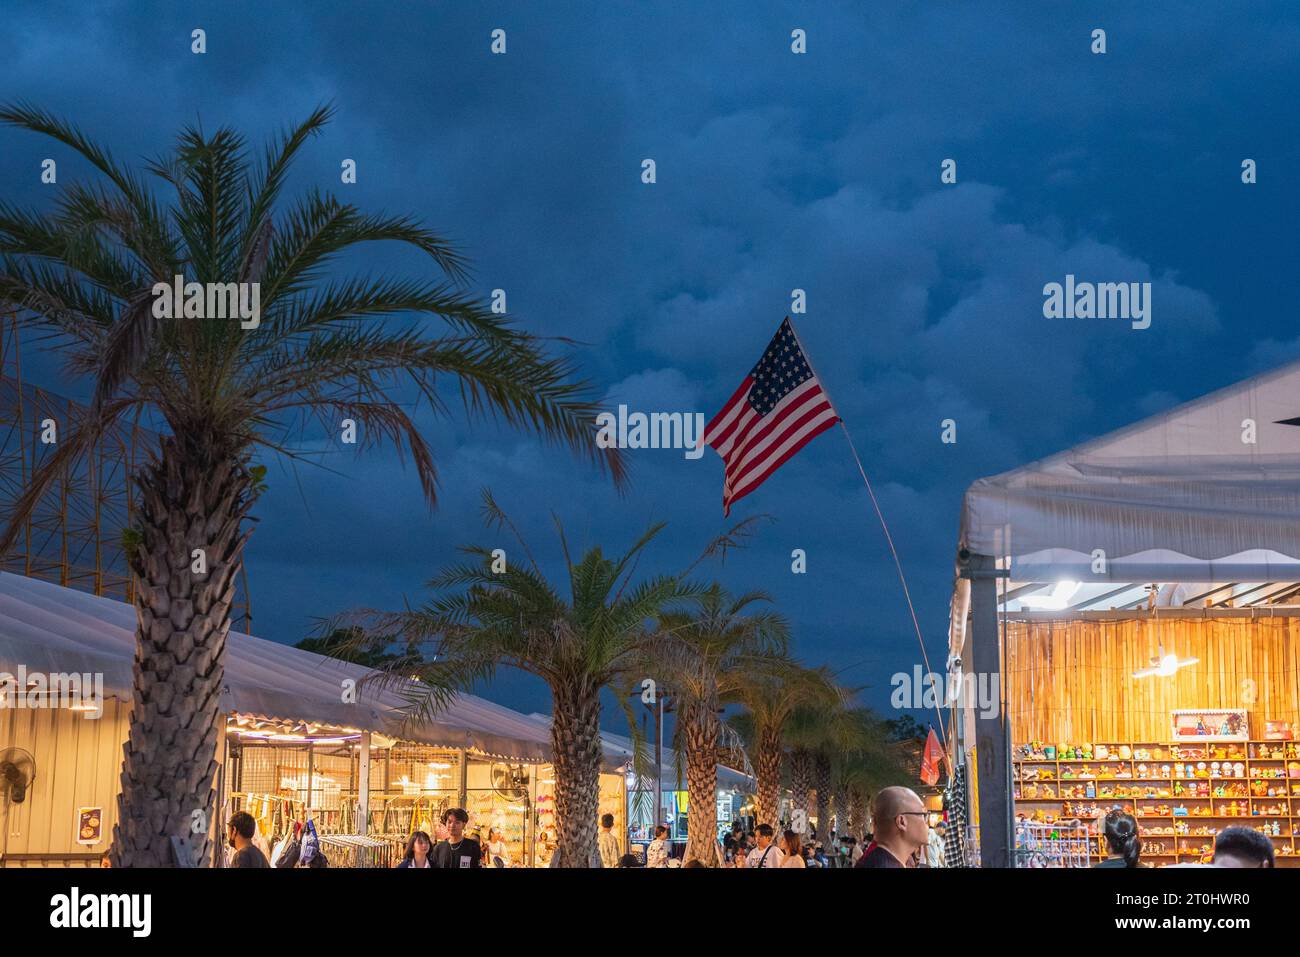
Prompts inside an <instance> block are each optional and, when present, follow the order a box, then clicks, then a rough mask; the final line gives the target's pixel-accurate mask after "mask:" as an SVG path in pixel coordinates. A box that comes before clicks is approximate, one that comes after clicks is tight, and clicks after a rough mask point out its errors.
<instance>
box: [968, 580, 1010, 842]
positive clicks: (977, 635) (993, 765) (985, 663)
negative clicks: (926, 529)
mask: <svg viewBox="0 0 1300 957" xmlns="http://www.w3.org/2000/svg"><path fill="white" fill-rule="evenodd" d="M962 565H963V569H962V575H963V577H965V578H969V579H970V581H971V596H970V608H971V622H970V636H969V637H970V645H971V665H972V670H973V671H974V672H975V673H976V675H977V678H978V677H983V676H985V675H987V676H989V677H988V682H989V683H988V685H987V686H986V687H990V688H996V689H997V699H996V700H995V702H991V703H996V708H995V709H994V713H993V715H992V716H989V717H986V716H985V710H987V709H986V708H982V709H979V710H977V711H976V714H975V754H976V755H977V762H978V767H977V773H978V775H979V812H980V866H981V867H1010V866H1011V864H1012V860H1011V851H1012V847H1011V841H1012V837H1013V835H1014V833H1015V831H1014V829H1013V827H1012V803H1011V741H1010V728H1009V726H1008V722H1007V720H1006V714H1005V710H1006V709H1005V708H1004V707H1003V706H1002V701H1001V697H1002V690H1003V689H1002V680H1001V679H1002V667H1001V660H1000V659H1001V649H1000V644H1001V642H1000V635H999V632H998V594H997V579H998V577H999V576H1000V575H1002V574H1003V573H1002V572H999V570H998V568H997V563H996V562H995V561H994V559H993V558H991V557H990V556H988V555H970V556H969V557H967V558H966V559H965V560H964V561H963V562H962ZM994 678H997V679H998V680H997V683H996V684H994V683H993V679H994ZM980 684H983V682H979V683H978V684H977V685H976V687H979V685H980Z"/></svg>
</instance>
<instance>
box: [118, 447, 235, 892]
mask: <svg viewBox="0 0 1300 957" xmlns="http://www.w3.org/2000/svg"><path fill="white" fill-rule="evenodd" d="M137 484H138V486H139V489H140V525H141V533H142V541H141V543H140V544H139V546H138V547H134V548H131V549H129V550H128V551H129V552H130V554H129V561H130V563H131V569H132V571H133V572H134V573H135V575H136V576H137V577H138V579H139V591H138V593H137V594H136V598H135V610H136V651H135V668H134V681H133V690H132V698H131V724H130V733H129V736H128V738H127V742H126V744H125V745H124V747H123V761H122V791H121V793H120V794H119V795H118V823H117V824H116V825H114V827H113V847H112V850H111V852H110V853H111V858H112V863H113V865H114V866H115V867H169V866H174V865H175V864H176V861H175V860H174V859H173V853H172V845H171V838H172V837H179V836H186V837H188V838H189V839H190V841H191V846H193V847H194V850H195V855H196V861H195V863H196V864H198V865H199V866H201V867H205V866H207V864H208V859H209V857H210V855H211V850H212V842H211V839H210V836H209V830H208V826H209V824H210V822H211V821H212V820H213V811H214V808H215V803H216V801H215V794H214V791H213V780H214V778H215V776H216V772H217V744H218V742H219V740H220V736H221V734H222V733H223V731H224V727H223V722H222V721H221V708H220V699H221V686H222V682H223V679H224V675H225V651H226V635H227V633H228V632H229V630H230V606H231V603H232V602H233V601H234V593H235V575H236V572H237V571H238V569H239V567H240V564H241V563H242V561H243V552H244V543H245V541H246V540H247V537H248V533H243V534H241V533H240V526H241V523H242V522H243V519H244V517H245V516H246V515H247V513H248V509H249V508H250V506H251V503H252V496H251V491H250V483H249V475H248V471H247V469H246V467H245V463H244V461H243V460H242V458H241V456H240V455H239V454H238V450H237V449H235V448H231V447H230V446H229V445H228V444H226V443H222V442H221V441H219V440H216V439H214V438H213V437H212V436H211V435H207V434H203V433H202V432H201V431H200V430H197V429H194V430H183V429H178V430H177V434H176V435H174V436H164V437H163V439H162V449H161V452H160V454H159V456H158V457H157V458H156V459H155V460H154V461H152V462H150V463H149V465H147V466H146V467H145V468H144V469H143V470H142V472H141V474H140V476H139V477H138V479H137ZM196 550H202V552H203V561H204V562H205V563H206V566H207V570H206V573H202V574H196V573H195V571H194V569H193V565H194V563H195V562H196V560H197V559H196V555H195V552H196ZM196 812H198V813H196ZM220 837H221V836H220V835H218V838H220Z"/></svg>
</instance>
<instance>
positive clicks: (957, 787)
mask: <svg viewBox="0 0 1300 957" xmlns="http://www.w3.org/2000/svg"><path fill="white" fill-rule="evenodd" d="M943 806H944V807H945V808H947V811H948V826H947V828H945V832H944V837H943V866H944V867H966V866H967V864H966V847H965V842H964V841H963V837H964V836H965V834H966V827H967V824H968V822H967V819H966V765H964V764H959V765H957V767H956V768H955V769H954V771H953V775H952V780H951V781H950V782H949V784H948V789H947V790H946V791H944V794H943Z"/></svg>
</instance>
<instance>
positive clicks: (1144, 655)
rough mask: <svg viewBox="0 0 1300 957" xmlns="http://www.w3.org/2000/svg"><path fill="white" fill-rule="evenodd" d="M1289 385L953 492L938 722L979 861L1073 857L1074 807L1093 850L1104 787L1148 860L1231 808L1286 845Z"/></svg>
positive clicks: (1290, 816) (1219, 823)
mask: <svg viewBox="0 0 1300 957" xmlns="http://www.w3.org/2000/svg"><path fill="white" fill-rule="evenodd" d="M1297 396H1300V363H1293V364H1291V365H1288V366H1286V367H1283V368H1281V369H1279V370H1276V371H1274V372H1271V373H1268V374H1265V375H1261V376H1257V377H1255V378H1253V379H1249V380H1246V381H1245V382H1242V383H1239V384H1237V385H1235V386H1232V387H1230V388H1227V389H1224V390H1221V391H1220V392H1216V393H1214V394H1212V395H1209V396H1206V397H1204V398H1202V399H1199V400H1197V401H1194V402H1191V403H1188V404H1186V405H1183V406H1180V407H1178V408H1176V409H1173V410H1171V411H1169V412H1166V413H1163V414H1161V415H1157V416H1154V417H1152V418H1150V419H1147V420H1144V421H1143V422H1140V423H1137V424H1136V425H1133V426H1130V427H1128V428H1126V429H1122V430H1120V431H1118V432H1115V433H1112V434H1111V435H1107V436H1103V437H1102V438H1099V439H1096V440H1094V441H1092V442H1088V443H1086V444H1084V445H1081V446H1078V447H1076V448H1073V449H1069V450H1067V451H1065V452H1062V453H1060V454H1058V455H1054V456H1052V457H1050V458H1048V459H1044V460H1042V461H1040V462H1036V463H1033V464H1031V465H1028V466H1025V467H1023V468H1020V469H1016V470H1014V471H1011V472H1007V473H1003V474H1001V475H998V476H994V477H991V478H987V479H982V480H980V481H978V482H976V483H975V484H974V485H972V486H971V488H970V490H969V491H968V492H967V493H966V497H965V501H964V505H963V511H962V528H961V537H960V544H959V552H958V562H957V579H956V585H955V589H954V594H953V601H952V619H951V628H950V655H951V657H950V660H949V672H950V675H949V679H950V690H951V691H953V692H954V693H960V694H961V696H962V697H961V700H960V703H959V704H958V705H957V706H956V707H954V709H953V718H954V720H953V726H952V730H951V735H950V737H951V738H952V741H953V743H954V748H953V752H954V754H953V757H954V759H955V763H956V765H957V766H958V767H959V769H960V771H961V774H960V775H959V777H961V778H962V779H964V780H965V781H967V782H968V783H969V797H970V798H971V801H970V804H971V818H972V825H974V827H972V829H971V832H970V833H971V834H972V835H975V834H978V845H979V847H978V851H979V854H980V856H981V858H982V859H983V862H984V863H985V864H986V865H992V866H1006V865H1008V864H1012V863H1017V862H1018V863H1022V864H1023V863H1029V864H1041V863H1043V862H1044V861H1047V860H1049V859H1051V855H1050V854H1046V853H1044V847H1045V846H1046V845H1045V844H1044V841H1043V837H1044V835H1046V836H1047V839H1048V840H1049V841H1050V840H1052V839H1056V840H1060V841H1062V842H1070V844H1071V847H1073V848H1074V851H1072V852H1071V854H1067V855H1064V856H1063V857H1062V860H1068V861H1073V862H1074V863H1079V861H1080V857H1079V854H1078V853H1077V849H1078V842H1077V833H1076V831H1075V825H1074V824H1073V822H1075V821H1078V822H1080V824H1081V825H1082V826H1083V827H1084V828H1085V831H1086V840H1085V846H1086V853H1085V854H1084V855H1083V858H1082V860H1083V861H1085V862H1087V861H1091V862H1095V861H1096V859H1097V857H1098V855H1099V853H1100V844H1099V841H1098V839H1097V836H1096V834H1095V822H1096V818H1097V816H1098V815H1099V814H1101V813H1103V812H1104V811H1105V810H1106V809H1108V808H1110V807H1116V806H1118V807H1123V808H1125V809H1127V810H1129V811H1130V812H1131V813H1133V814H1134V815H1135V816H1136V817H1137V818H1138V822H1139V830H1140V833H1141V834H1142V837H1143V842H1144V845H1145V850H1144V854H1143V857H1144V859H1145V860H1148V862H1150V863H1154V864H1162V863H1174V862H1194V861H1199V860H1203V859H1204V858H1205V857H1206V856H1207V851H1208V850H1209V849H1211V848H1212V846H1213V841H1214V835H1215V833H1216V832H1217V831H1218V830H1220V829H1221V828H1223V827H1225V826H1228V825H1232V824H1245V825H1246V826H1250V827H1253V828H1255V829H1256V830H1258V831H1260V832H1261V833H1264V834H1267V835H1268V836H1269V837H1270V838H1271V839H1272V841H1273V843H1274V848H1275V851H1276V854H1277V860H1278V863H1279V865H1282V866H1285V865H1287V864H1290V863H1292V862H1294V861H1296V860H1297V859H1300V831H1297V830H1296V825H1297V822H1300V752H1297V748H1296V745H1295V743H1294V742H1293V740H1292V738H1293V736H1294V735H1295V733H1296V730H1297V728H1300V522H1297V521H1296V516H1297V515H1300V428H1298V427H1297V425H1298V424H1300V400H1297V398H1296V397H1297ZM990 679H993V680H992V681H990ZM976 828H977V830H976ZM1053 836H1054V837H1053ZM1017 849H1018V850H1019V852H1020V853H1019V854H1017Z"/></svg>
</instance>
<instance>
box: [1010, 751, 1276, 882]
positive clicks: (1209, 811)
mask: <svg viewBox="0 0 1300 957" xmlns="http://www.w3.org/2000/svg"><path fill="white" fill-rule="evenodd" d="M1100 747H1102V748H1104V749H1105V750H1106V751H1107V752H1109V754H1108V756H1107V757H1105V758H1097V757H1093V758H1081V757H1062V756H1061V755H1060V754H1056V755H1054V756H1053V757H1050V758H1049V757H1045V756H1044V757H1025V756H1022V755H1021V750H1022V749H1021V748H1019V747H1017V748H1016V749H1015V754H1016V756H1015V757H1014V758H1013V759H1012V776H1013V779H1014V783H1013V795H1012V796H1013V798H1014V801H1015V808H1016V815H1017V819H1018V820H1017V825H1018V826H1019V825H1020V824H1021V823H1025V824H1032V825H1038V826H1044V825H1047V826H1050V825H1053V824H1057V823H1059V822H1062V821H1065V820H1069V819H1073V818H1078V819H1082V820H1084V821H1085V822H1089V823H1088V825H1087V830H1088V844H1089V852H1088V854H1089V858H1090V859H1091V860H1094V861H1095V860H1100V859H1102V858H1104V857H1106V856H1107V853H1108V852H1107V849H1106V848H1105V847H1104V846H1103V845H1104V841H1105V839H1104V837H1102V836H1101V835H1100V834H1098V832H1097V819H1098V818H1099V817H1101V816H1104V814H1105V812H1106V811H1108V810H1109V809H1111V808H1113V807H1117V806H1118V807H1122V808H1123V809H1124V810H1127V811H1128V812H1129V813H1131V814H1133V816H1134V817H1135V818H1137V821H1138V831H1139V834H1140V835H1141V837H1142V843H1143V850H1142V859H1143V860H1144V861H1148V862H1150V863H1154V864H1157V865H1163V864H1173V863H1175V862H1182V863H1191V862H1195V861H1205V860H1208V859H1209V858H1210V856H1211V855H1212V853H1213V848H1214V837H1215V835H1216V834H1217V833H1218V832H1219V830H1220V829H1221V828H1224V827H1228V826H1230V825H1234V824H1240V825H1245V826H1247V827H1253V828H1255V829H1256V830H1259V831H1261V832H1263V833H1266V834H1268V836H1270V837H1271V838H1272V840H1273V846H1274V850H1275V852H1276V854H1277V865H1278V866H1279V867H1295V866H1300V745H1298V744H1297V742H1294V741H1275V740H1268V741H1263V740H1256V741H1230V742H1224V741H1214V742H1209V741H1207V742H1204V743H1202V742H1196V741H1175V742H1145V741H1142V742H1134V743H1126V744H1115V745H1112V744H1109V743H1107V744H1105V745H1101V746H1100ZM1121 749H1125V750H1127V751H1128V752H1129V757H1126V758H1121V757H1118V756H1117V755H1118V753H1119V752H1120V750H1121ZM1094 753H1095V750H1094ZM1225 763H1226V766H1227V767H1226V768H1225ZM1216 765H1217V771H1218V773H1217V774H1216V773H1213V771H1214V770H1215V766H1216ZM1166 770H1167V772H1168V773H1166ZM1225 770H1226V772H1227V773H1225ZM1238 772H1240V773H1238ZM1270 791H1271V792H1272V793H1269V792H1270Z"/></svg>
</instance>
